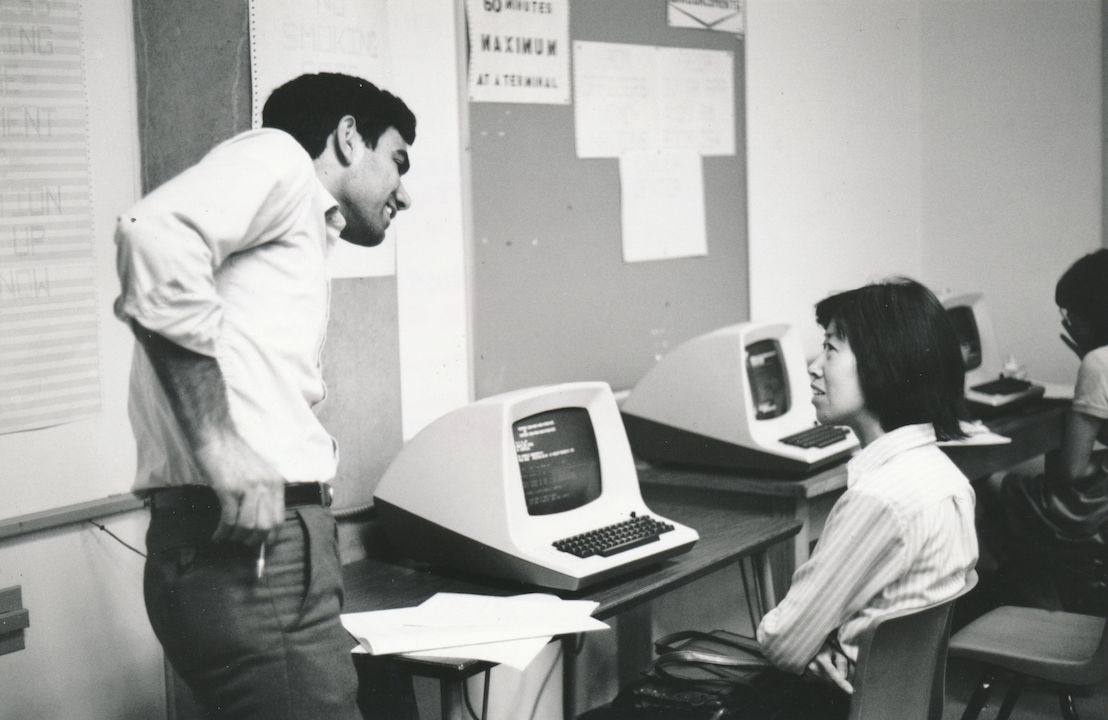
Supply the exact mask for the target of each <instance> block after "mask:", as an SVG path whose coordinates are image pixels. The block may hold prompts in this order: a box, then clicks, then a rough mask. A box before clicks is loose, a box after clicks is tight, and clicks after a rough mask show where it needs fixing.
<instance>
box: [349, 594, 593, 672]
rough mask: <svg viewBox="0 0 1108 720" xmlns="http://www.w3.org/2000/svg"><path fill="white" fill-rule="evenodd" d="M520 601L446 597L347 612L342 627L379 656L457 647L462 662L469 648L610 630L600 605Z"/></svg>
mask: <svg viewBox="0 0 1108 720" xmlns="http://www.w3.org/2000/svg"><path fill="white" fill-rule="evenodd" d="M519 597H520V598H521V599H516V598H497V597H487V596H479V595H477V596H475V595H458V594H454V593H440V594H438V595H436V596H434V597H433V598H431V599H430V600H428V601H427V602H426V603H424V604H423V605H420V606H419V607H414V608H400V609H396V610H378V611H372V612H364V613H346V614H343V616H342V624H343V627H345V628H346V631H347V632H349V633H350V634H351V635H353V636H354V637H355V638H356V639H357V640H358V642H359V643H360V644H362V645H363V646H364V647H365V648H366V649H367V650H368V651H369V652H371V653H372V654H374V655H388V654H391V653H409V652H416V651H423V650H441V649H444V648H453V650H451V651H450V652H447V653H446V656H448V657H458V656H459V653H458V648H459V647H463V646H470V645H484V644H487V643H501V642H504V641H509V640H522V639H534V638H543V639H544V640H543V642H544V643H545V642H546V641H547V640H549V638H551V637H553V636H555V635H565V634H570V633H578V632H591V631H594V630H606V629H608V626H607V625H606V624H604V623H603V622H600V621H599V620H597V619H595V618H593V617H591V615H590V613H591V612H592V610H593V609H595V607H596V605H595V603H588V602H586V601H562V600H561V599H559V598H557V597H554V596H542V595H524V596H519ZM536 598H552V599H553V600H552V601H551V600H549V599H536ZM563 602H564V603H568V605H566V606H563V605H562V603H563ZM461 657H472V656H471V655H461Z"/></svg>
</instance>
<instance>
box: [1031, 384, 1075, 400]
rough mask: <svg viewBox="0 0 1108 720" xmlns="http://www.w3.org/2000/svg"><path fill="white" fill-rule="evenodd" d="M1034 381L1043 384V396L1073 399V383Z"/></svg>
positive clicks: (1054, 398)
mask: <svg viewBox="0 0 1108 720" xmlns="http://www.w3.org/2000/svg"><path fill="white" fill-rule="evenodd" d="M1034 382H1036V383H1038V384H1039V385H1042V386H1043V397H1044V398H1046V399H1047V400H1073V383H1056V382H1041V381H1039V380H1035V381H1034Z"/></svg>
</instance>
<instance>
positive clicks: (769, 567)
mask: <svg viewBox="0 0 1108 720" xmlns="http://www.w3.org/2000/svg"><path fill="white" fill-rule="evenodd" d="M754 572H756V573H758V574H759V576H760V578H761V583H760V584H761V586H762V597H761V600H762V608H763V609H764V610H765V611H766V612H768V611H770V610H772V609H773V608H774V607H775V606H776V605H777V593H776V591H775V590H774V587H773V564H772V563H771V562H770V559H769V554H768V553H766V552H765V551H764V550H763V551H762V552H760V553H758V554H757V555H755V556H754ZM743 577H744V578H745V577H746V575H745V574H744V575H743Z"/></svg>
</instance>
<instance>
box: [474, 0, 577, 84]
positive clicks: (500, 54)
mask: <svg viewBox="0 0 1108 720" xmlns="http://www.w3.org/2000/svg"><path fill="white" fill-rule="evenodd" d="M466 25H467V27H468V29H469V99H470V100H472V101H474V102H514V103H545V104H553V105H568V104H569V99H570V89H569V0H542V1H541V2H530V1H528V2H503V3H502V2H500V0H493V1H490V0H467V2H466Z"/></svg>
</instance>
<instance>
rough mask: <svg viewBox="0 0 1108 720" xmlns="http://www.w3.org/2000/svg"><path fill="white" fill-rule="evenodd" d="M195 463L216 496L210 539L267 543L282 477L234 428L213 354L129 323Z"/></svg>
mask: <svg viewBox="0 0 1108 720" xmlns="http://www.w3.org/2000/svg"><path fill="white" fill-rule="evenodd" d="M131 328H132V330H134V333H135V338H136V339H137V340H138V341H139V342H140V343H141V344H142V347H143V349H144V350H145V351H146V356H147V357H148V358H149V359H150V364H151V365H152V366H153V367H154V372H155V373H156V374H157V376H158V380H159V381H160V382H161V384H162V389H163V390H165V394H166V397H167V398H168V399H169V403H170V406H171V407H172V408H173V414H174V416H175V417H176V418H177V421H178V422H179V423H180V425H181V431H182V432H183V433H184V434H185V437H186V438H187V439H188V442H189V446H190V447H191V448H192V449H193V452H194V453H195V457H196V462H197V464H198V465H199V466H200V471H201V472H202V473H203V474H204V476H205V478H206V479H207V481H208V484H209V485H210V486H211V488H212V490H214V491H215V494H216V497H217V498H219V504H220V507H221V513H220V518H219V526H218V527H217V528H216V529H215V532H214V533H213V534H212V540H214V541H217V542H218V541H220V540H231V541H232V542H241V543H246V544H247V545H258V544H259V543H262V542H273V541H274V540H276V539H277V531H278V529H279V528H280V527H281V523H282V522H284V520H285V482H284V478H282V477H281V476H280V475H278V474H277V471H276V470H274V469H273V467H272V466H271V465H270V464H269V462H267V461H266V460H265V459H264V458H263V457H262V456H260V455H259V454H258V453H257V452H255V451H254V448H252V447H250V446H249V445H247V444H246V441H245V440H243V439H242V436H240V435H239V434H238V431H237V430H236V429H235V425H234V422H233V421H232V420H231V413H230V410H229V408H228V405H227V390H226V382H224V379H223V371H222V370H221V369H220V367H219V363H218V362H217V361H216V359H215V358H213V357H209V356H207V355H200V354H198V353H195V352H193V351H191V350H188V349H186V348H183V347H181V346H180V345H177V344H175V343H173V342H170V341H169V340H167V339H165V338H164V337H162V336H161V335H159V334H157V333H154V332H150V331H149V330H147V329H146V328H144V327H142V326H141V325H139V324H138V323H134V322H133V323H131Z"/></svg>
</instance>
